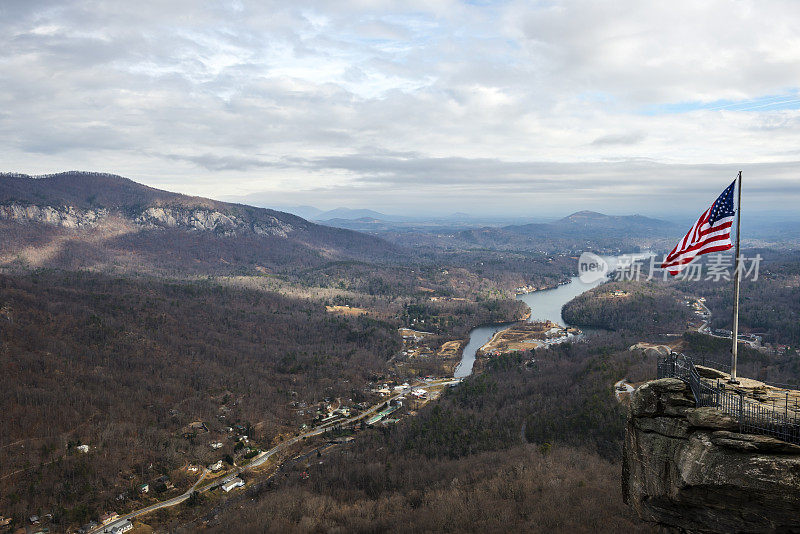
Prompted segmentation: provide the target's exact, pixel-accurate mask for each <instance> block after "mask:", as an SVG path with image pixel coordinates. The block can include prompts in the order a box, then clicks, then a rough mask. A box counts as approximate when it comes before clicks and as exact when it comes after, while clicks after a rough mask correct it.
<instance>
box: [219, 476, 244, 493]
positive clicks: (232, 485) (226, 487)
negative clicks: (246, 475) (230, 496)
mask: <svg viewBox="0 0 800 534" xmlns="http://www.w3.org/2000/svg"><path fill="white" fill-rule="evenodd" d="M242 486H244V480H242V479H241V478H239V477H236V478H232V479H231V480H229V481H227V482H225V483H224V484H222V491H224V492H225V493H228V492H229V491H231V490H233V489H236V488H241V487H242Z"/></svg>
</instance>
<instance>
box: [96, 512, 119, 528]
mask: <svg viewBox="0 0 800 534" xmlns="http://www.w3.org/2000/svg"><path fill="white" fill-rule="evenodd" d="M117 519H119V514H117V512H106V513H104V514H103V515H101V516H100V523H101V524H103V525H104V524H106V523H110V522H111V521H115V520H117Z"/></svg>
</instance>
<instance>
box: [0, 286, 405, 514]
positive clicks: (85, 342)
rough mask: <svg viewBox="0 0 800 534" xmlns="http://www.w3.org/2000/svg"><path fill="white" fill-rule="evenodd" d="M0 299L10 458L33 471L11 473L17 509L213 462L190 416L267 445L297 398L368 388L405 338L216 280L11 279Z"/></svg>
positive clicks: (10, 465) (5, 457)
mask: <svg viewBox="0 0 800 534" xmlns="http://www.w3.org/2000/svg"><path fill="white" fill-rule="evenodd" d="M0 310H2V312H1V313H0V340H1V341H2V352H1V353H0V366H1V367H2V369H3V372H2V373H0V388H2V391H4V392H5V393H4V395H2V397H0V409H1V410H2V411H3V413H4V414H5V417H3V418H2V419H0V436H2V438H0V462H2V465H3V466H4V472H5V473H10V472H13V471H15V470H16V469H24V471H22V472H21V473H19V474H18V475H15V476H8V477H6V478H4V479H2V481H0V505H1V506H2V510H3V511H4V512H5V513H6V514H24V513H25V512H30V511H31V510H35V509H38V508H41V507H43V506H46V507H48V508H51V510H62V511H63V513H64V514H67V515H69V514H70V513H72V512H73V511H75V512H74V513H76V514H80V513H82V512H81V511H82V510H84V509H85V508H86V506H87V505H90V508H91V507H93V506H97V505H100V504H102V503H104V502H106V500H108V499H110V498H111V496H112V495H117V494H118V493H120V491H121V490H122V489H126V488H128V487H130V486H131V484H132V483H133V481H135V480H139V479H140V478H141V477H142V476H143V474H145V475H146V474H148V471H152V470H156V471H158V470H169V469H174V468H175V467H177V465H176V463H177V462H183V461H184V459H185V458H189V459H196V460H199V461H206V460H210V459H212V458H211V457H210V456H209V447H208V443H207V440H201V439H199V438H198V439H196V440H193V439H190V440H187V439H185V438H184V437H183V435H182V434H183V432H182V429H183V428H184V427H185V426H186V425H187V424H188V423H190V422H192V421H197V420H201V421H208V422H209V423H208V424H209V426H210V427H211V430H212V431H213V432H214V433H215V434H214V435H216V433H217V432H218V431H220V429H221V428H223V427H226V426H229V425H234V424H235V423H239V424H242V425H246V427H247V428H249V429H250V436H251V437H252V438H254V439H256V440H258V442H260V443H264V444H269V443H270V442H271V440H272V439H273V438H274V437H275V436H276V435H278V434H279V433H280V432H281V431H283V430H285V429H286V428H287V427H292V428H294V427H296V426H297V421H296V417H295V415H294V412H293V411H291V409H290V407H289V402H290V401H292V400H293V399H300V400H304V401H305V402H307V403H309V404H310V403H313V402H317V401H321V400H322V399H323V398H325V397H344V398H357V397H358V395H360V394H361V389H362V387H363V386H364V384H366V382H367V381H368V380H370V379H371V378H373V377H374V376H375V375H379V374H382V373H383V372H384V371H385V362H386V361H387V360H388V359H389V358H390V357H391V355H392V354H394V353H395V352H396V351H397V350H398V349H399V339H398V336H397V334H396V330H395V329H396V325H395V324H390V323H387V322H385V321H379V320H376V319H372V318H370V317H367V316H360V317H340V316H336V315H331V314H328V313H326V312H325V308H324V306H322V305H321V304H315V303H312V302H308V301H302V300H296V299H289V298H285V297H281V296H279V295H276V294H274V293H265V292H258V291H245V290H241V289H234V288H225V287H221V286H219V285H215V284H211V283H205V282H197V283H186V282H181V283H169V282H165V281H156V280H148V279H139V280H132V279H118V278H108V277H103V276H100V275H93V274H87V273H80V272H77V273H64V272H55V271H38V272H34V273H30V274H28V275H26V276H0ZM221 416H222V417H221ZM79 442H80V443H86V444H88V445H90V446H91V451H92V452H90V454H89V455H86V456H81V455H76V454H75V452H74V449H73V448H72V447H71V445H74V444H77V443H79ZM231 446H232V445H231ZM227 451H228V449H227V448H226V449H224V450H223V451H221V452H227ZM87 457H88V458H90V461H89V459H87ZM46 464H47V467H45V465H46ZM150 464H153V466H154V467H153V468H152V469H150V467H149V466H150ZM145 468H146V469H145ZM123 475H124V476H123ZM127 475H135V477H134V478H133V479H130V478H129V477H128V476H127ZM89 487H92V488H95V489H94V490H93V491H87V488H89ZM91 505H93V506H91Z"/></svg>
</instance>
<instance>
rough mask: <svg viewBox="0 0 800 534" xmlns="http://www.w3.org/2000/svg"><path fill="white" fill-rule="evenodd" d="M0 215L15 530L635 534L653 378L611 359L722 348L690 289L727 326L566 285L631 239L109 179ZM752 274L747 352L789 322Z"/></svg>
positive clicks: (46, 194)
mask: <svg viewBox="0 0 800 534" xmlns="http://www.w3.org/2000/svg"><path fill="white" fill-rule="evenodd" d="M43 184H46V185H43ZM94 188H98V189H97V190H98V191H101V192H102V193H101V194H96V195H94V194H90V193H91V191H94V190H95V189H94ZM0 199H2V202H0V213H2V214H3V215H2V217H0V218H2V220H0V225H2V229H3V232H4V235H5V236H8V239H5V240H4V241H3V243H2V244H0V248H2V254H1V255H0V341H2V352H0V365H2V368H3V370H4V372H3V373H2V376H0V387H2V388H3V390H4V391H6V392H8V394H7V395H4V396H3V398H2V399H0V409H2V410H3V411H4V413H5V414H7V417H5V418H3V419H2V420H0V435H1V436H2V439H1V440H0V463H1V464H2V465H3V470H2V472H0V515H3V516H4V517H9V518H11V520H12V521H13V523H11V522H10V523H9V524H13V525H15V526H16V527H17V528H19V527H20V526H22V525H26V524H27V525H28V526H30V524H31V522H30V516H31V515H36V516H38V517H39V518H45V519H39V520H38V521H39V524H46V525H47V528H49V529H50V530H51V531H52V532H60V531H64V532H77V531H79V530H80V529H83V530H84V531H86V532H92V533H94V532H102V531H103V530H104V529H106V528H111V527H113V526H127V525H128V524H129V523H127V521H128V520H132V521H133V522H132V523H130V525H131V526H133V527H134V532H149V531H150V530H151V529H152V530H154V531H156V532H161V531H194V530H197V529H201V528H202V529H205V530H208V531H211V532H216V531H222V530H225V529H226V528H227V525H230V524H237V525H241V528H243V529H244V530H259V531H274V532H291V531H308V530H314V529H318V530H336V529H342V530H345V531H353V530H355V531H357V530H360V529H364V528H366V525H381V527H380V528H381V529H382V530H399V531H405V530H407V529H411V528H413V529H423V530H425V529H432V530H440V529H442V528H444V527H445V525H449V526H450V527H452V528H454V529H456V530H469V527H470V526H474V525H485V527H486V528H487V529H491V528H492V525H497V524H498V521H502V522H503V524H504V525H507V526H509V528H511V527H516V528H520V529H524V528H527V527H526V525H527V526H530V524H531V523H530V522H531V521H532V520H533V518H534V517H535V521H537V524H538V523H541V524H547V525H550V527H549V528H553V529H556V530H574V529H576V528H578V525H579V523H580V524H584V525H593V526H594V528H607V527H608V526H609V525H610V526H613V528H624V529H627V530H632V531H645V530H646V527H645V526H644V525H643V524H642V523H641V522H639V520H638V519H637V518H635V517H634V516H633V515H631V513H630V511H629V510H627V509H626V508H625V506H624V504H623V503H622V501H621V495H620V493H619V491H618V490H616V489H611V488H612V486H613V484H612V485H609V482H608V481H609V480H616V479H618V478H619V469H620V463H619V462H620V458H621V435H622V430H623V428H624V421H625V417H624V409H625V407H624V405H620V403H619V402H617V398H616V394H615V392H614V384H615V382H618V381H619V379H620V377H625V378H626V379H627V381H628V382H629V383H634V384H638V383H641V382H643V381H646V380H647V379H649V378H651V377H652V376H653V372H654V369H655V358H656V356H655V355H654V354H649V353H648V352H647V351H637V350H629V348H630V347H631V346H632V345H636V344H640V345H641V344H645V345H646V344H651V345H653V346H655V345H659V344H664V343H669V344H670V346H673V347H675V348H676V349H680V350H682V351H684V352H686V353H687V354H690V355H696V356H698V357H706V356H708V357H711V356H710V355H715V354H717V353H720V352H722V351H724V348H723V346H722V345H723V344H724V340H723V339H718V338H714V337H712V336H708V335H705V334H704V333H703V332H702V331H697V329H698V325H700V323H699V322H698V320H697V316H696V314H695V313H694V310H693V308H691V307H689V306H687V304H686V303H687V302H689V303H691V302H695V301H696V299H698V298H699V297H700V296H701V295H702V296H705V297H706V303H707V305H708V306H709V309H710V310H711V312H713V313H712V314H711V317H710V318H709V320H710V321H711V322H712V324H713V325H715V326H717V327H724V319H723V318H722V317H721V315H720V314H718V313H716V310H718V309H722V308H724V307H725V302H724V301H722V300H721V299H722V298H723V294H718V293H715V287H713V286H710V285H704V284H703V283H702V282H695V283H692V282H683V283H682V282H675V281H659V280H642V281H615V280H611V279H610V280H606V279H600V280H597V281H596V282H594V283H592V284H588V285H583V284H580V283H579V281H578V280H577V278H576V276H575V275H576V274H577V270H576V269H577V263H576V262H577V256H576V252H575V251H576V250H579V247H581V246H584V245H587V244H588V246H590V247H591V248H592V249H593V250H596V251H599V252H609V251H612V250H611V247H609V246H607V244H608V243H611V242H612V241H613V240H614V239H615V237H614V236H616V235H618V234H617V233H615V232H621V231H622V229H623V228H625V227H626V225H630V224H641V225H643V226H642V228H643V230H642V231H643V232H649V231H651V230H652V227H651V226H649V225H651V224H656V223H650V222H648V221H647V220H643V219H637V218H634V219H625V218H622V219H620V218H613V217H612V218H606V217H605V216H598V214H592V213H577V214H575V215H574V216H570V217H569V218H567V220H565V221H562V222H561V223H558V224H556V223H548V224H545V225H541V226H535V227H530V228H528V229H527V230H526V231H530V232H532V234H531V235H535V240H536V243H538V244H536V245H532V244H531V243H533V241H531V242H530V243H528V244H524V243H523V242H522V241H515V240H508V239H506V238H505V237H502V236H500V235H499V234H498V235H497V236H494V237H491V238H489V237H486V238H485V239H486V240H490V239H491V240H494V241H493V242H494V243H495V244H497V243H503V244H502V245H497V246H492V247H486V246H484V245H485V244H486V243H483V242H481V241H480V240H477V241H475V240H472V238H469V239H467V238H465V237H464V235H460V234H459V235H457V236H456V234H453V235H452V236H450V237H447V236H445V235H444V234H442V235H439V236H438V237H437V238H436V239H437V240H439V241H440V242H443V241H445V240H446V241H447V244H446V246H443V247H441V248H440V247H439V246H438V245H436V246H434V245H432V244H431V242H428V244H424V243H423V242H426V241H427V240H429V238H430V236H431V234H428V233H426V232H427V230H426V231H420V232H418V233H416V234H414V232H406V234H407V235H405V237H403V238H402V239H398V238H396V236H393V235H391V234H381V235H366V234H360V233H358V232H355V231H351V230H343V229H335V228H330V227H326V226H321V225H318V224H315V223H310V222H308V221H304V220H302V219H300V218H299V217H296V216H293V215H288V214H285V213H281V212H276V211H271V210H263V209H260V208H251V207H247V206H240V205H232V204H226V203H220V202H216V201H210V200H207V199H198V198H194V197H185V196H183V195H177V194H174V193H167V192H163V191H158V190H153V189H150V188H144V187H143V186H139V185H138V184H135V183H134V182H130V181H126V180H125V179H122V178H119V177H115V176H111V175H94V174H86V175H84V174H81V173H65V174H62V175H54V176H51V177H43V178H31V177H25V176H14V177H3V178H0ZM89 199H90V200H89ZM537 224H538V223H537ZM559 224H560V225H562V227H559ZM474 231H475V232H477V230H474ZM498 231H499V230H498ZM502 231H503V232H512V230H509V229H505V230H502ZM513 231H515V232H516V231H517V230H513ZM520 231H521V230H520ZM483 232H484V231H483V230H481V231H480V232H479V233H480V234H483ZM493 232H494V230H493ZM411 234H413V235H411ZM474 235H478V234H474ZM482 239H483V238H482ZM412 242H415V243H416V244H414V245H410V244H409V243H412ZM616 242H617V243H618V244H621V243H623V242H622V241H619V240H617V241H616ZM487 243H488V241H487ZM541 243H546V246H543V247H540V244H541ZM626 243H628V244H627V245H624V246H631V247H634V248H633V249H632V250H637V249H636V248H635V247H638V246H639V245H638V244H634V243H633V242H626ZM638 243H640V244H642V245H645V244H651V243H652V241H638ZM621 246H623V245H621ZM561 247H564V248H561ZM539 249H540V250H539ZM767 262H768V263H767V265H768V268H767V269H766V271H765V272H766V274H765V277H766V278H765V280H766V282H765V283H764V285H763V288H762V289H763V290H762V292H759V291H756V289H757V288H759V287H761V286H754V287H752V288H749V289H748V290H749V295H750V299H751V300H750V302H749V306H750V307H749V308H748V309H747V310H750V311H747V310H746V311H745V312H744V313H743V316H742V317H743V323H742V326H743V328H744V331H745V332H753V331H755V332H759V330H757V329H758V328H759V327H760V325H761V324H764V323H763V321H764V319H763V315H761V314H763V312H760V313H761V314H759V313H755V312H754V310H756V309H760V310H764V311H766V302H768V301H769V302H773V303H776V304H779V305H780V306H782V308H780V309H781V310H782V311H781V312H780V313H783V314H784V315H785V316H789V317H791V316H792V314H796V313H797V310H796V309H795V308H796V306H795V304H796V303H795V302H794V301H792V297H791V295H792V294H793V293H792V292H793V291H795V289H796V287H797V286H796V284H794V283H793V281H794V280H795V278H796V272H797V265H800V262H798V260H797V257H796V254H795V253H794V252H786V251H771V252H769V254H767ZM612 278H613V277H612ZM520 290H522V291H520ZM562 308H563V310H562ZM775 313H778V312H775ZM772 320H773V319H770V321H772ZM775 320H777V319H775ZM759 321H761V322H759ZM584 331H585V333H584ZM764 343H765V344H766V343H769V344H770V346H771V347H778V346H783V345H789V344H795V343H796V341H795V337H794V331H793V330H792V328H787V329H785V330H783V331H781V332H778V331H777V330H770V331H767V332H764ZM642 346H644V345H642ZM796 362H797V360H796V358H794V357H793V356H792V353H790V352H787V351H778V350H771V351H760V352H759V351H750V350H748V349H745V350H744V351H743V354H742V360H741V366H742V369H743V372H747V373H751V376H754V377H757V378H759V379H760V380H768V381H779V382H787V381H788V382H791V381H795V380H797V379H798V377H800V369H798V368H797V363H796ZM454 375H455V377H456V378H455V379H454V378H452V377H453V376H454ZM576 466H580V467H576ZM531 477H533V478H531ZM336 481H345V482H344V483H340V482H336ZM223 486H224V487H223ZM145 488H146V489H145ZM226 488H227V489H226ZM545 489H546V491H545ZM543 492H544V493H543ZM545 494H546V497H544V496H543V495H545ZM470 495H471V496H472V497H465V496H470ZM465 499H466V500H465ZM470 499H479V500H480V501H481V502H482V503H492V504H491V506H488V507H487V506H480V507H477V506H470V507H468V508H464V505H463V503H464V502H471V501H470ZM551 502H559V503H563V502H567V503H570V504H569V505H567V512H566V513H563V512H564V510H560V511H559V513H557V514H556V513H555V512H553V511H552V510H551V508H552V506H551V505H550V504H548V503H551ZM235 503H239V504H235ZM309 503H315V504H314V505H310V504H309ZM519 503H524V506H523V507H522V508H520V507H519ZM267 510H269V511H270V512H269V513H267ZM447 510H458V511H459V512H458V514H457V515H453V513H451V512H447ZM525 510H534V511H535V512H530V511H527V512H526V511H525ZM107 512H114V513H115V514H116V515H117V517H114V516H113V514H111V515H108V514H107ZM532 514H533V515H532ZM102 518H105V519H107V521H106V523H105V524H101V519H102ZM109 518H112V519H109ZM126 528H127V527H126ZM579 530H580V529H579Z"/></svg>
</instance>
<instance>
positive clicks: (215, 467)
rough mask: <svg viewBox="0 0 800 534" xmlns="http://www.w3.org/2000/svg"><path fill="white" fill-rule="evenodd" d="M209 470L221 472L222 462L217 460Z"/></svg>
mask: <svg viewBox="0 0 800 534" xmlns="http://www.w3.org/2000/svg"><path fill="white" fill-rule="evenodd" d="M208 468H209V469H210V470H211V471H219V470H220V469H222V460H217V461H216V462H214V463H213V464H211V465H209V466H208Z"/></svg>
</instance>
